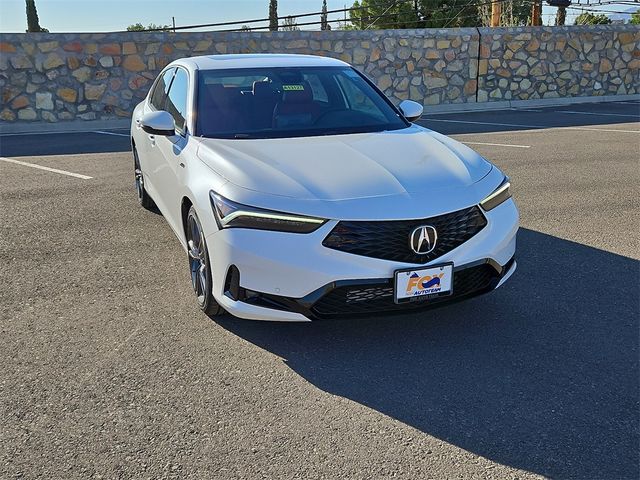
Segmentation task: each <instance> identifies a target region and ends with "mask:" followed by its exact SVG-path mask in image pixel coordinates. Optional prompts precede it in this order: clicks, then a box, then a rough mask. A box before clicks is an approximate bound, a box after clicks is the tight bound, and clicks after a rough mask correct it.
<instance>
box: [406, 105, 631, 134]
mask: <svg viewBox="0 0 640 480" xmlns="http://www.w3.org/2000/svg"><path fill="white" fill-rule="evenodd" d="M638 121H640V103H635V104H628V103H598V104H582V105H580V104H577V105H569V106H566V107H557V106H556V107H546V108H539V109H524V110H486V111H475V112H473V111H472V112H465V113H446V114H443V113H441V114H429V109H428V108H427V109H426V110H425V116H424V117H423V118H422V119H421V120H419V121H418V123H419V124H420V125H422V126H424V127H427V128H432V129H434V130H436V131H438V132H440V133H443V134H445V135H458V134H471V133H495V132H504V133H506V132H509V131H523V130H544V129H548V128H566V127H584V128H589V127H596V128H597V127H598V126H599V125H608V126H611V127H614V126H616V125H618V124H631V123H634V122H638ZM628 128H631V129H633V130H637V125H634V126H629V127H628ZM620 129H625V127H624V126H622V127H620Z"/></svg>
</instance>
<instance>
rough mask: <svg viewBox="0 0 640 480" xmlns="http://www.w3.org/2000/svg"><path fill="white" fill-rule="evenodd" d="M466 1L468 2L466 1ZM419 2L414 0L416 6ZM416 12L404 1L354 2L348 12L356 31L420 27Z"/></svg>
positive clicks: (372, 0)
mask: <svg viewBox="0 0 640 480" xmlns="http://www.w3.org/2000/svg"><path fill="white" fill-rule="evenodd" d="M467 1H468V0H467ZM419 3H420V0H415V1H414V5H418V4H419ZM417 13H418V12H417V11H416V10H415V9H414V8H413V6H412V5H410V4H409V3H407V2H406V1H403V2H399V1H397V0H361V1H358V0H356V1H355V3H354V4H353V7H352V9H351V10H350V11H349V16H350V18H351V23H352V24H353V26H354V27H355V28H356V29H358V30H367V29H377V30H384V29H389V28H416V27H420V26H421V25H419V20H420V18H419V17H418V15H417Z"/></svg>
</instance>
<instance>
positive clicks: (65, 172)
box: [0, 157, 93, 180]
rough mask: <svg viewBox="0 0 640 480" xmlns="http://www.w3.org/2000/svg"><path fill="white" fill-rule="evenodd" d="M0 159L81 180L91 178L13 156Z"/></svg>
mask: <svg viewBox="0 0 640 480" xmlns="http://www.w3.org/2000/svg"><path fill="white" fill-rule="evenodd" d="M0 161H2V162H7V163H15V164H16V165H22V166H24V167H31V168H37V169H38V170H45V171H47V172H52V173H59V174H61V175H67V176H69V177H75V178H81V179H82V180H91V179H92V178H93V177H89V176H87V175H81V174H79V173H73V172H67V171H66V170H58V169H57V168H49V167H43V166H42V165H36V164H35V163H27V162H21V161H20V160H14V159H13V158H5V157H0Z"/></svg>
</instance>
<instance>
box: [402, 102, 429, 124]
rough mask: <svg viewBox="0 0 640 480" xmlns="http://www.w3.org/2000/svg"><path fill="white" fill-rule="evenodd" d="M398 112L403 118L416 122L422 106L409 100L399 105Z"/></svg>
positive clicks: (420, 114)
mask: <svg viewBox="0 0 640 480" xmlns="http://www.w3.org/2000/svg"><path fill="white" fill-rule="evenodd" d="M399 108H400V111H401V112H402V114H403V115H404V118H406V119H407V120H409V121H410V122H413V121H414V120H418V119H419V118H420V117H421V116H422V111H423V108H422V105H420V104H419V103H418V102H414V101H411V100H403V101H402V102H400V105H399Z"/></svg>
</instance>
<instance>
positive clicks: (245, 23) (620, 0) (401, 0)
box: [143, 0, 640, 32]
mask: <svg viewBox="0 0 640 480" xmlns="http://www.w3.org/2000/svg"><path fill="white" fill-rule="evenodd" d="M512 1H513V0H489V1H484V2H479V3H473V2H474V0H470V1H469V3H467V4H466V5H464V6H462V7H461V8H460V10H459V11H458V13H457V14H456V15H454V16H452V17H445V18H439V20H441V21H446V23H445V27H446V26H448V25H449V24H450V23H451V22H453V21H454V20H456V19H460V20H462V19H468V18H474V17H477V14H475V15H465V16H460V14H461V13H462V12H464V10H465V9H467V8H471V7H476V8H477V7H481V6H486V5H491V4H493V3H508V2H512ZM520 1H521V2H522V3H527V4H531V3H532V0H520ZM408 2H411V3H413V0H396V1H394V2H393V3H392V4H391V5H390V6H389V7H388V8H387V9H386V10H385V11H384V12H383V13H382V14H380V15H373V16H372V17H373V21H371V23H369V24H368V25H367V27H366V28H364V29H365V30H366V29H368V28H369V27H371V26H373V25H375V23H376V22H377V21H378V20H384V19H388V18H391V17H393V18H397V17H398V15H399V14H398V13H390V14H387V13H386V12H388V11H389V10H390V9H391V8H393V7H396V6H399V5H402V4H407V3H408ZM629 2H632V3H629ZM611 4H624V5H638V4H640V2H638V1H636V0H617V1H616V0H609V1H606V0H605V1H601V2H599V3H597V4H595V3H594V4H578V5H576V6H573V5H571V6H567V7H566V8H568V9H574V10H581V11H588V12H596V13H622V14H627V13H630V12H627V11H612V10H598V9H597V8H594V7H599V6H605V5H611ZM368 8H370V7H350V8H340V9H333V10H328V11H327V12H326V13H327V14H335V13H344V14H345V15H346V13H347V12H349V13H350V14H351V13H353V12H358V11H362V10H367V9H368ZM453 8H454V7H453V6H451V7H449V8H438V9H433V10H429V11H428V13H435V12H440V11H441V12H444V11H449V10H452V9H453ZM322 13H323V12H310V13H301V14H295V15H283V16H279V17H278V21H280V20H285V19H287V18H305V17H312V16H320V15H322ZM363 20H364V19H363ZM370 20H371V17H369V18H366V21H370ZM269 21H270V19H269V18H259V19H252V20H238V21H230V22H218V23H203V24H195V25H183V26H179V27H173V28H172V30H173V31H177V30H191V29H194V28H209V27H229V26H234V25H242V27H244V28H242V29H240V28H230V29H224V30H213V31H217V32H236V31H259V30H265V29H268V28H269V26H268V25H260V26H254V27H250V26H249V24H252V23H260V22H269ZM428 21H429V18H428V17H423V18H416V19H415V20H409V19H407V20H397V21H396V22H385V23H386V24H387V25H391V26H398V25H400V26H404V25H416V24H421V23H425V22H428ZM344 22H345V21H344V20H342V19H332V20H327V23H344ZM321 23H322V20H320V21H313V22H301V23H296V25H295V26H297V27H303V26H312V25H319V24H321ZM351 23H353V22H351ZM440 28H444V27H440ZM164 30H165V29H164V28H154V29H146V30H143V31H145V32H156V31H164Z"/></svg>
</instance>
